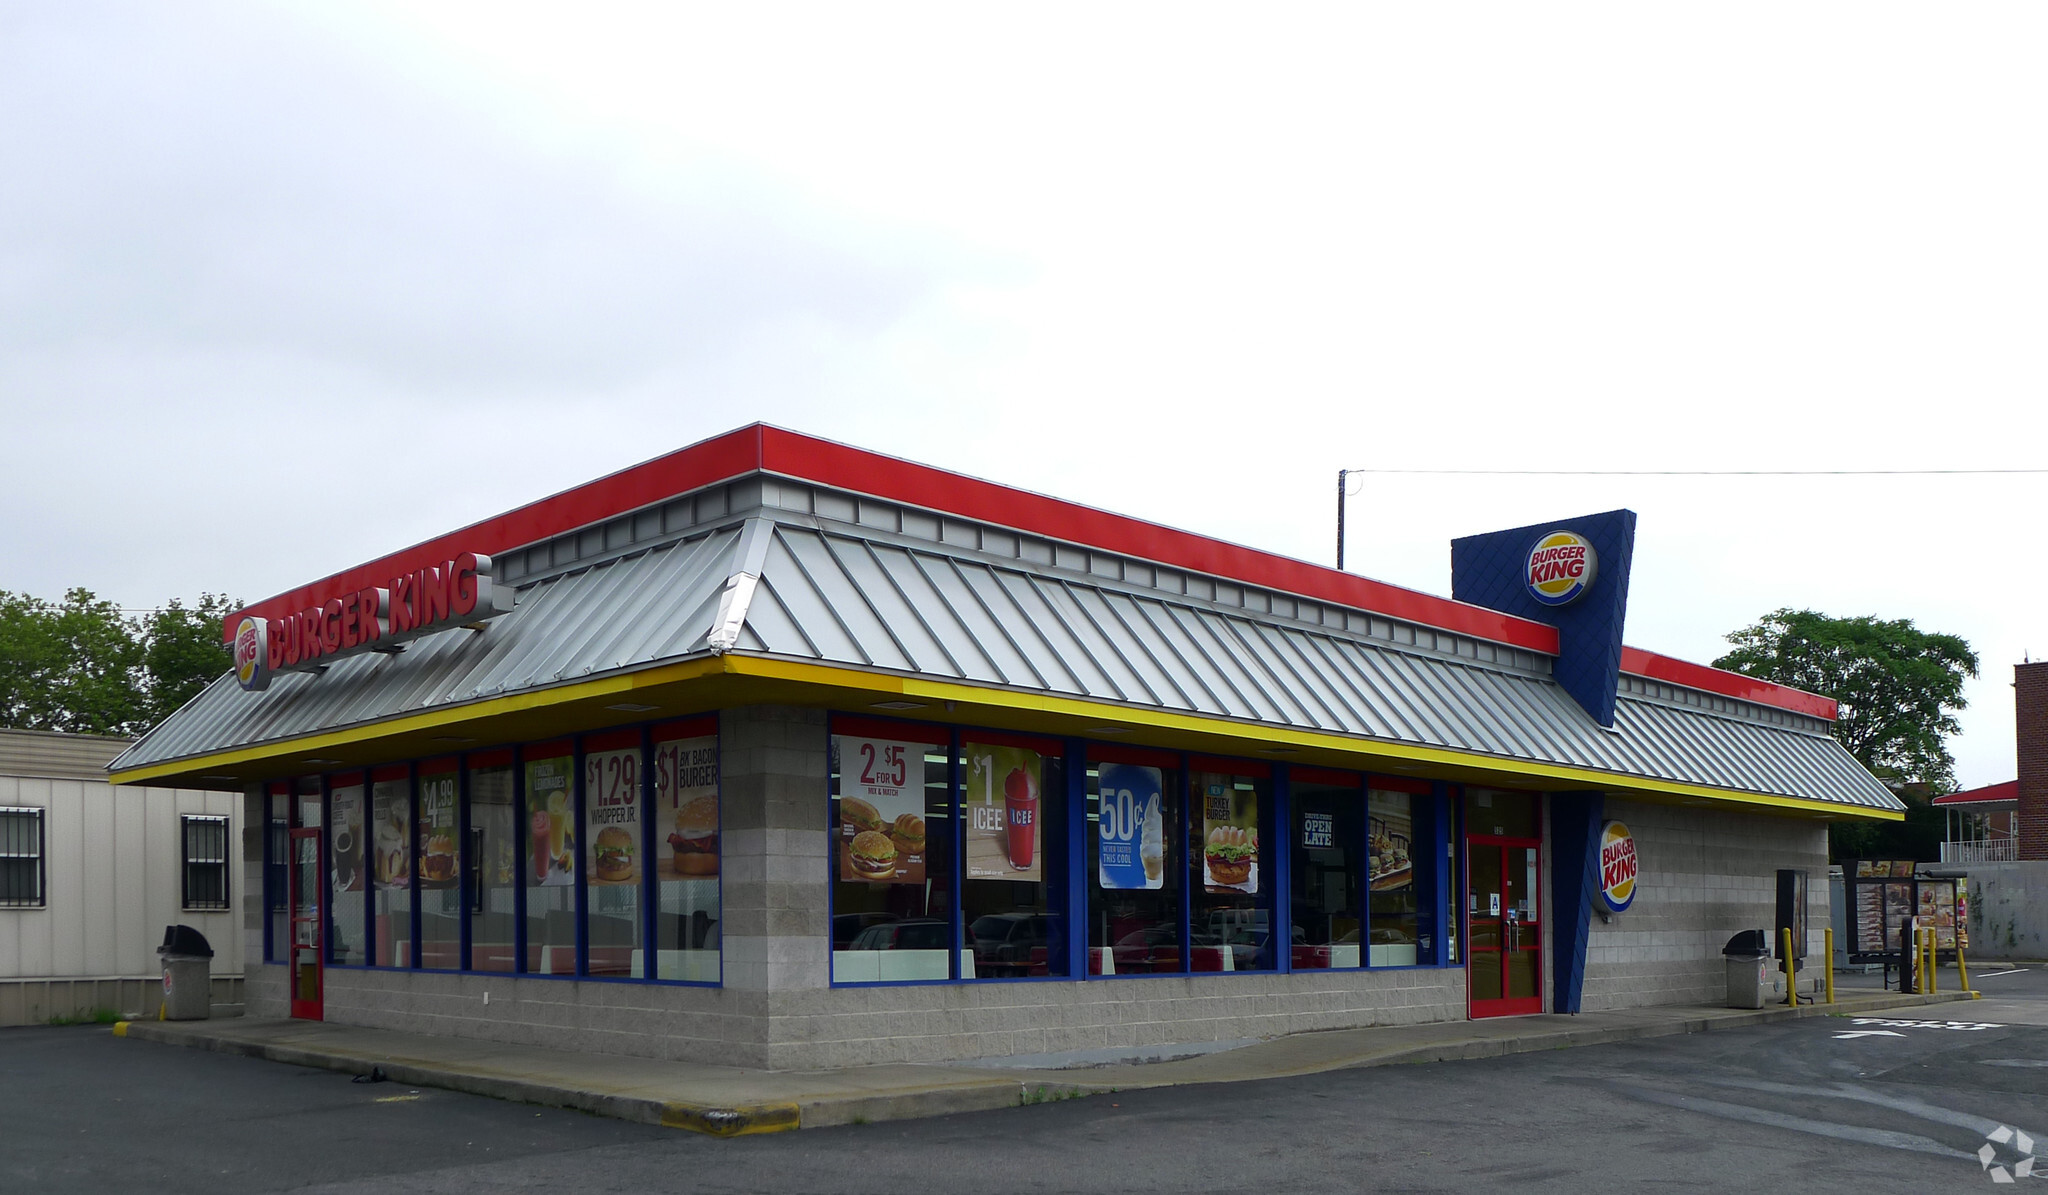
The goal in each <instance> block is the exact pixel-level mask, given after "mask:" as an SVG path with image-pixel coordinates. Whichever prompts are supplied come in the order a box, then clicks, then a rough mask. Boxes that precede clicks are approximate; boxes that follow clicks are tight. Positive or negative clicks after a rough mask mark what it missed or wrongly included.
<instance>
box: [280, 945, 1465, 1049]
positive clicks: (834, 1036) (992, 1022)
mask: <svg viewBox="0 0 2048 1195" xmlns="http://www.w3.org/2000/svg"><path fill="white" fill-rule="evenodd" d="M263 970H264V971H266V972H277V973H278V981H277V982H276V983H274V984H270V985H263V984H258V985H255V986H253V987H252V990H265V991H275V992H276V993H277V994H278V997H280V998H279V999H276V1001H275V1003H276V1007H275V1008H274V1009H273V1008H272V1007H271V1003H272V1001H271V999H269V998H265V999H264V1000H262V1001H260V1002H252V1005H251V1007H250V1009H249V1013H250V1015H252V1016H282V1015H284V1011H285V1010H284V1007H283V1004H282V1000H281V996H282V991H283V989H282V982H281V980H282V970H283V969H282V968H279V967H265V968H263ZM326 979H327V992H326V1008H325V1013H326V1019H327V1020H328V1021H329V1022H332V1023H334V1024H340V1025H361V1026H365V1027H368V1028H376V1029H394V1030H399V1031H402V1032H408V1033H433V1034H441V1035H446V1036H451V1037H466V1038H474V1039H479V1040H484V1041H501V1042H509V1043H513V1044H517V1045H530V1046H546V1047H550V1048H553V1049H562V1050H575V1051H581V1052H590V1053H600V1054H626V1055H632V1056H634V1057H642V1058H661V1059H669V1060H674V1061H688V1062H704V1063H714V1064H720V1065H726V1066H743V1067H761V1068H768V1069H774V1070H803V1069H811V1068H818V1067H840V1066H858V1065H865V1064H869V1063H882V1062H946V1061H955V1060H959V1059H967V1058H984V1057H1001V1056H1006V1055H1011V1054H1044V1053H1057V1052H1065V1051H1070V1050H1100V1049H1120V1048H1131V1047H1142V1046H1153V1045H1169V1044H1181V1043H1189V1042H1213V1041H1230V1040H1235V1039H1239V1038H1255V1037H1273V1036H1277V1035H1280V1034H1284V1033H1300V1032H1304V1031H1308V1030H1315V1029H1350V1028H1359V1027H1363V1026H1367V1025H1405V1024H1416V1023H1421V1022H1427V1021H1447V1020H1457V1019H1461V1018H1463V1017H1464V1015H1465V973H1464V971H1463V970H1462V969H1461V968H1454V967H1453V968H1442V969H1438V968H1416V969H1412V970H1399V971H1323V972H1312V973H1302V974H1296V975H1241V976H1158V977H1142V978H1126V979H1099V980H1089V981H1086V982H1073V981H1058V980H1053V981H1042V982H1024V983H1001V982H990V983H958V984H935V985H905V986H887V987H841V988H820V989H814V990H810V991H793V992H776V993H767V994H763V993H756V992H742V991H736V990H734V989H731V988H723V989H720V988H692V987H672V986H667V985H662V984H639V983H606V982H592V981H577V980H560V979H539V978H520V977H516V976H510V975H474V974H469V975H464V974H446V973H434V972H420V971H410V972H409V971H379V970H360V969H355V968H329V969H328V971H327V974H326ZM486 992H488V993H489V995H490V1003H489V1004H485V1003H484V999H483V998H484V995H485V993H486Z"/></svg>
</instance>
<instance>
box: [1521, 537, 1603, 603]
mask: <svg viewBox="0 0 2048 1195" xmlns="http://www.w3.org/2000/svg"><path fill="white" fill-rule="evenodd" d="M1599 571H1600V557H1599V556H1598V555H1597V554H1595V553H1594V551H1593V545H1592V544H1590V543H1587V542H1586V540H1585V537H1584V536H1580V535H1574V534H1573V533H1571V532H1569V531H1552V532H1550V533H1549V534H1548V535H1545V536H1544V537H1543V538H1541V539H1539V540H1537V541H1536V546H1535V547H1533V548H1531V549H1529V567H1528V569H1527V571H1526V572H1525V573H1524V574H1523V580H1524V581H1525V582H1526V583H1527V584H1528V586H1529V596H1530V597H1533V598H1535V599H1536V600H1537V601H1539V602H1542V603H1543V604H1544V605H1546V606H1564V605H1569V604H1570V603H1572V602H1576V601H1578V600H1579V599H1580V598H1582V597H1584V596H1585V595H1586V590H1588V589H1590V588H1592V586H1593V578H1594V577H1595V576H1597V575H1598V574H1599Z"/></svg>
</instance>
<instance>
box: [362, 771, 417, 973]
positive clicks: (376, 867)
mask: <svg viewBox="0 0 2048 1195" xmlns="http://www.w3.org/2000/svg"><path fill="white" fill-rule="evenodd" d="M370 818H371V822H370V826H371V828H370V832H369V844H368V845H369V846H370V847H371V848H373V849H374V850H375V851H376V857H375V859H374V860H372V867H371V874H372V875H374V876H375V877H376V898H375V903H374V904H373V906H372V908H373V910H374V915H373V917H372V920H371V926H372V928H373V929H374V931H375V938H376V945H377V965H378V966H380V967H410V966H412V769H411V768H409V767H407V766H405V765H404V764H399V765H397V766H396V767H388V768H378V769H377V770H376V771H375V772H373V773H372V774H371V783H370Z"/></svg>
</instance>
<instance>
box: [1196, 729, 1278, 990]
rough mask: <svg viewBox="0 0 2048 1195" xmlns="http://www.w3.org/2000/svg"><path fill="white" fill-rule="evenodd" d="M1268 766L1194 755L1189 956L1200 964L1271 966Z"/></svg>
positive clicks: (1204, 967)
mask: <svg viewBox="0 0 2048 1195" xmlns="http://www.w3.org/2000/svg"><path fill="white" fill-rule="evenodd" d="M1269 776H1270V773H1269V772H1268V771H1267V770H1266V769H1265V768H1264V767H1262V766H1261V765H1258V764H1248V763H1242V762H1235V763H1234V762H1231V761H1226V760H1201V759H1198V760H1195V761H1194V763H1193V765H1192V767H1191V768H1190V771H1189V776H1188V817H1189V822H1188V838H1189V843H1190V846H1189V850H1188V892H1189V893H1190V900H1189V906H1190V913H1191V916H1190V919H1189V930H1188V932H1189V943H1188V945H1189V949H1188V962H1189V965H1190V967H1191V968H1192V969H1193V970H1196V971H1271V970H1273V969H1274V968H1275V967H1276V966H1278V964H1277V963H1276V962H1275V961H1274V953H1275V951H1276V950H1277V949H1278V943H1276V942H1275V941H1274V940H1273V928H1274V925H1275V921H1274V919H1273V884H1272V875H1273V866H1272V864H1271V863H1270V862H1267V861H1266V860H1265V859H1264V858H1263V856H1262V854H1261V844H1262V843H1268V842H1271V841H1272V840H1273V835H1272V832H1271V830H1270V828H1269V823H1270V822H1271V820H1272V811H1273V793H1272V783H1271V780H1270V779H1269Z"/></svg>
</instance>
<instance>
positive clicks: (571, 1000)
mask: <svg viewBox="0 0 2048 1195" xmlns="http://www.w3.org/2000/svg"><path fill="white" fill-rule="evenodd" d="M326 979H327V991H326V1002H325V1008H324V1010H323V1011H324V1014H325V1019H326V1020H327V1021H329V1022H330V1023H333V1024H337V1025H361V1026H364V1027H367V1028H373V1029H395V1030H399V1031H401V1032H405V1033H432V1034H439V1035H443V1036H448V1037H468V1038H477V1039H481V1040H484V1041H500V1042H509V1043H511V1044H514V1045H522V1046H545V1047H548V1048H551V1049H557V1050H574V1051H578V1052H587V1053H597V1054H627V1055H632V1056H634V1057H639V1058H659V1059H664V1060H668V1061H675V1062H704V1063H714V1064H719V1065H725V1066H745V1067H762V1066H766V1065H767V1061H766V1059H767V1051H766V1049H765V1043H764V1041H763V1034H762V1024H763V1019H762V1011H763V997H762V996H761V995H760V994H759V993H754V992H741V991H735V990H733V989H731V988H707V987H685V986H677V985H671V984H658V983H617V982H606V981H603V980H575V979H543V978H537V977H536V978H522V977H518V976H513V975H481V974H456V973H449V972H434V971H386V970H363V969H359V968H351V967H330V968H328V969H327V975H326ZM486 995H488V996H489V998H490V1002H489V1003H488V1004H487V1003H485V1000H484V998H485V996H486Z"/></svg>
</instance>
